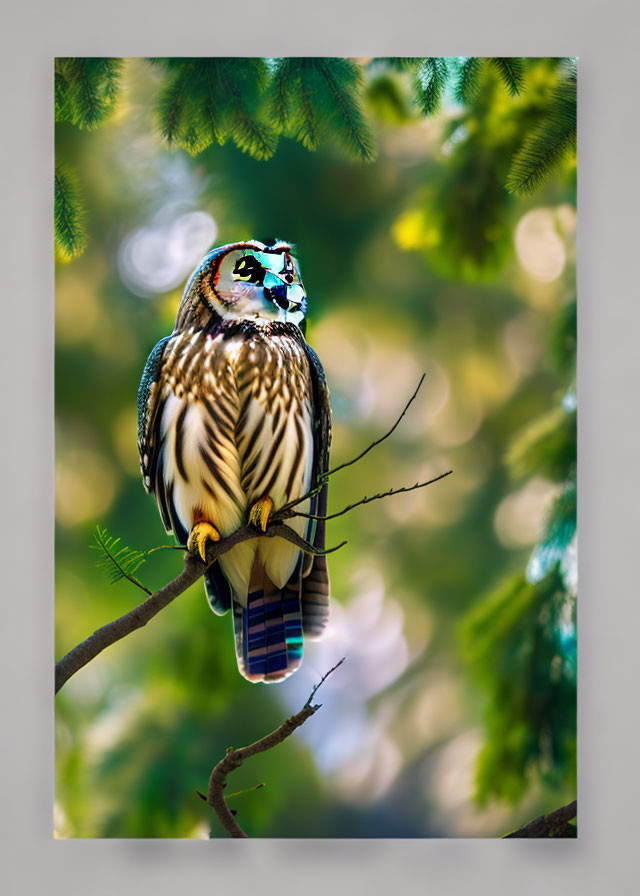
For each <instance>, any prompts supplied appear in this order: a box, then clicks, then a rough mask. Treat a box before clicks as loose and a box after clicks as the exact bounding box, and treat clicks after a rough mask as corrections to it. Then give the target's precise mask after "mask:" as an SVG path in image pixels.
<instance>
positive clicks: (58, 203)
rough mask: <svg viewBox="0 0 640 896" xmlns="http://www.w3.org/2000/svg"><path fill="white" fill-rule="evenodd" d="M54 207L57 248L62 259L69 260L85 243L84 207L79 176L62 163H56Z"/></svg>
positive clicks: (82, 249) (81, 251) (81, 249)
mask: <svg viewBox="0 0 640 896" xmlns="http://www.w3.org/2000/svg"><path fill="white" fill-rule="evenodd" d="M53 208H54V239H55V246H56V249H57V251H58V254H59V256H60V258H62V260H63V261H71V259H72V258H77V257H78V256H79V255H82V253H83V252H84V250H85V248H86V245H87V229H86V225H85V221H86V211H85V206H84V198H83V196H82V192H81V190H80V185H79V182H78V177H77V175H76V174H75V172H73V171H72V170H71V169H70V168H68V167H67V166H65V165H56V169H55V175H54V203H53Z"/></svg>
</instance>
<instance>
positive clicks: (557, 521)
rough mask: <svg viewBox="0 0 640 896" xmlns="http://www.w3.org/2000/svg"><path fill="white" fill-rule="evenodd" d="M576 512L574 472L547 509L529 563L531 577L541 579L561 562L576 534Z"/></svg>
mask: <svg viewBox="0 0 640 896" xmlns="http://www.w3.org/2000/svg"><path fill="white" fill-rule="evenodd" d="M577 512H578V494H577V488H576V479H575V475H574V476H572V478H571V479H570V480H569V482H567V483H566V485H565V486H564V488H563V489H562V491H561V493H560V494H559V495H558V497H557V498H556V499H555V500H554V502H553V503H552V505H551V508H550V510H549V512H548V515H547V520H546V523H545V526H544V530H543V533H542V537H541V538H540V541H539V542H538V544H537V545H536V546H535V549H534V551H533V554H532V555H531V559H530V560H529V565H528V567H527V575H528V577H529V579H530V581H532V582H538V581H540V580H541V579H543V578H544V577H545V576H546V575H547V574H548V573H549V572H550V571H551V570H552V569H553V567H554V566H556V565H557V564H560V563H562V561H563V559H564V557H565V554H566V552H567V549H568V548H569V545H570V544H571V541H572V540H573V537H574V536H575V534H576V527H577Z"/></svg>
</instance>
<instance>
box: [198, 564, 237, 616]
mask: <svg viewBox="0 0 640 896" xmlns="http://www.w3.org/2000/svg"><path fill="white" fill-rule="evenodd" d="M204 590H205V593H206V595H207V600H208V601H209V606H210V607H211V609H212V610H213V612H214V613H215V614H216V615H217V616H224V614H225V613H226V612H227V610H228V609H229V607H230V606H231V588H230V586H229V583H228V582H227V580H226V578H225V577H224V574H223V572H222V570H221V569H220V565H219V564H218V563H217V562H216V563H213V564H212V565H211V566H210V567H209V569H208V570H207V571H206V573H205V574H204Z"/></svg>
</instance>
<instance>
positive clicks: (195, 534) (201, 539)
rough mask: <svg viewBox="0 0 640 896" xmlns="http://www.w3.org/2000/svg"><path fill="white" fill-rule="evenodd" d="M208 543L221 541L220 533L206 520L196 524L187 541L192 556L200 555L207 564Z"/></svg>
mask: <svg viewBox="0 0 640 896" xmlns="http://www.w3.org/2000/svg"><path fill="white" fill-rule="evenodd" d="M207 541H220V533H219V532H218V530H217V529H216V527H215V526H213V525H212V524H211V523H208V522H207V521H206V520H201V521H200V522H199V523H194V525H193V527H192V529H191V532H190V534H189V540H188V541H187V550H188V551H190V552H191V553H192V554H196V553H197V554H200V556H201V557H202V560H203V562H204V563H206V562H207Z"/></svg>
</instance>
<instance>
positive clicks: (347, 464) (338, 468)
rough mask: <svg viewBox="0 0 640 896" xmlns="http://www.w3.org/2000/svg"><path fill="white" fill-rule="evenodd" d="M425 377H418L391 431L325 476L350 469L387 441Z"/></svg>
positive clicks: (423, 375) (424, 374)
mask: <svg viewBox="0 0 640 896" xmlns="http://www.w3.org/2000/svg"><path fill="white" fill-rule="evenodd" d="M425 376H426V373H423V374H422V376H421V377H420V382H419V383H418V385H417V386H416V388H415V392H414V393H413V395H412V396H411V398H410V399H409V401H408V402H407V403H406V404H405V406H404V409H403V411H402V413H401V414H400V416H399V417H398V419H397V420H396V422H395V423H394V424H393V426H392V427H391V429H390V430H389V432H386V433H385V434H384V435H383V436H381V437H380V438H379V439H376V441H375V442H372V443H371V444H370V445H369V446H368V447H367V448H365V449H364V451H362V452H361V453H360V454H359V455H358V456H357V457H354V458H353V459H352V460H347V461H345V462H344V463H343V464H338V466H337V467H333V468H332V469H331V470H329V471H328V473H327V476H333V474H334V473H337V472H338V470H344V468H345V467H350V466H352V465H353V464H355V463H357V462H358V461H359V460H362V458H363V457H364V456H365V455H366V454H368V453H369V452H370V451H371V450H372V449H373V448H376V447H377V446H378V445H380V444H381V443H382V442H384V441H385V439H388V438H389V436H391V435H393V433H394V432H395V431H396V429H397V428H398V426H399V425H400V421H401V420H402V418H403V417H404V415H405V414H406V413H407V411H408V410H409V408H410V407H411V405H412V403H413V400H414V399H415V397H416V395H417V394H418V392H419V391H420V386H422V384H423V382H424V378H425Z"/></svg>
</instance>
